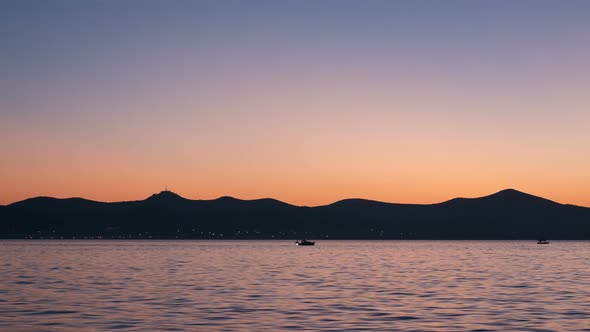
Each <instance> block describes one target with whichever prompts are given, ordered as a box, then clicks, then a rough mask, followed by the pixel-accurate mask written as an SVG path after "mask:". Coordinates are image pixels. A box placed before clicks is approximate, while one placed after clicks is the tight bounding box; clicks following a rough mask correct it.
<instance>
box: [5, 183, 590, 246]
mask: <svg viewBox="0 0 590 332" xmlns="http://www.w3.org/2000/svg"><path fill="white" fill-rule="evenodd" d="M0 237H1V238H62V237H63V238H195V239H208V238H215V239H272V238H275V239H279V238H283V239H294V238H329V239H535V238H550V239H590V208H585V207H578V206H573V205H564V204H559V203H556V202H553V201H550V200H547V199H545V198H541V197H537V196H533V195H530V194H527V193H523V192H520V191H517V190H514V189H507V190H502V191H500V192H497V193H495V194H492V195H489V196H485V197H480V198H455V199H452V200H449V201H446V202H442V203H437V204H396V203H385V202H378V201H371V200H364V199H346V200H341V201H338V202H335V203H332V204H329V205H324V206H318V207H298V206H294V205H290V204H287V203H284V202H281V201H278V200H275V199H270V198H267V199H256V200H241V199H236V198H233V197H227V196H226V197H220V198H217V199H213V200H190V199H186V198H184V197H181V196H180V195H178V194H176V193H173V192H171V191H168V190H166V191H162V192H160V193H157V194H154V195H152V196H150V197H148V198H147V199H144V200H139V201H129V202H114V203H103V202H97V201H91V200H86V199H83V198H69V199H57V198H51V197H36V198H31V199H26V200H24V201H20V202H16V203H13V204H10V205H7V206H0Z"/></svg>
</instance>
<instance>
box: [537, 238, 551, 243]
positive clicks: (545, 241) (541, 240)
mask: <svg viewBox="0 0 590 332" xmlns="http://www.w3.org/2000/svg"><path fill="white" fill-rule="evenodd" d="M537 244H549V241H547V240H544V239H540V240H539V241H537Z"/></svg>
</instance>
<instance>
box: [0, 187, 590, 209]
mask: <svg viewBox="0 0 590 332" xmlns="http://www.w3.org/2000/svg"><path fill="white" fill-rule="evenodd" d="M502 196H504V197H505V196H512V197H514V196H521V197H528V198H535V199H541V200H544V201H548V202H552V203H555V204H559V205H564V206H576V207H581V208H590V207H586V206H581V205H575V204H568V203H558V202H555V201H552V200H550V199H547V198H544V197H541V196H536V195H532V194H529V193H526V192H523V191H520V190H517V189H513V188H508V189H503V190H500V191H498V192H495V193H492V194H489V195H486V196H480V197H455V198H451V199H449V200H446V201H442V202H438V203H397V202H385V201H379V200H373V199H367V198H359V197H354V198H344V199H340V200H337V201H335V202H333V203H328V204H324V205H315V206H305V205H295V204H291V203H287V202H284V201H281V200H278V199H275V198H271V197H264V198H254V199H241V198H237V197H233V196H227V195H225V196H220V197H218V198H213V199H191V198H186V197H183V196H181V195H179V194H177V193H175V192H173V191H170V190H163V191H160V192H159V193H154V194H152V195H151V196H150V197H148V198H146V199H143V200H133V201H114V202H103V201H97V200H91V199H87V198H83V197H65V198H56V197H50V196H36V197H31V198H26V199H24V200H20V201H16V202H13V203H10V204H6V205H0V207H3V206H6V207H7V206H11V205H14V204H19V203H23V202H26V201H31V200H37V199H52V200H60V201H63V200H74V199H78V200H84V201H88V202H96V203H104V204H116V203H127V202H143V201H149V200H156V199H178V200H185V201H191V202H195V201H198V202H203V201H208V202H211V201H216V200H236V201H242V202H252V201H261V200H272V201H276V202H279V203H282V204H286V205H290V206H297V207H311V208H316V207H323V206H332V205H337V204H341V203H344V202H349V201H354V202H361V201H362V202H372V203H379V204H395V205H420V206H426V205H437V204H445V203H448V202H452V201H455V200H478V199H485V198H492V197H502Z"/></svg>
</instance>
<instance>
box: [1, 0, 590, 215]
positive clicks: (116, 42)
mask: <svg viewBox="0 0 590 332" xmlns="http://www.w3.org/2000/svg"><path fill="white" fill-rule="evenodd" d="M0 41H1V46H0V149H1V151H2V154H1V159H0V204H8V203H12V202H14V201H18V200H21V199H25V198H28V197H32V196H39V195H43V196H55V197H72V196H82V197H86V198H89V199H95V200H103V201H119V200H132V199H133V200H134V199H142V198H145V197H147V196H149V195H150V194H152V193H154V192H158V191H160V190H162V189H163V188H164V186H166V185H167V186H168V188H169V189H172V190H173V191H175V192H177V193H179V194H181V195H183V196H185V197H188V198H194V199H209V198H215V197H219V196H222V195H231V196H235V197H239V198H244V199H251V198H261V197H274V198H277V199H280V200H283V201H286V202H289V203H293V204H298V205H320V204H326V203H331V202H333V201H336V200H339V199H342V198H348V197H362V198H368V199H375V200H381V201H389V202H403V203H433V202H439V201H443V200H446V199H450V198H453V197H456V196H463V197H475V196H483V195H487V194H490V193H493V192H495V191H498V190H501V189H504V188H516V189H519V190H522V191H525V192H529V193H532V194H535V195H539V196H543V197H546V198H549V199H553V200H556V201H558V202H561V203H572V204H578V205H584V206H590V1H562V0H555V1H542V0H535V1H519V0H515V1H501V0H500V1H470V0H467V1H435V0H433V1H420V0H416V1H414V0H413V1H361V0H358V1H345V0H340V1H321V0H320V1H276V0H273V1H220V0H214V1H163V0H162V1H144V0H142V1H78V0H76V1H59V0H56V1H36V0H30V1H27V0H14V1H10V0H9V1H2V2H1V3H0Z"/></svg>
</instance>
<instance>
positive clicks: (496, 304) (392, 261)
mask: <svg viewBox="0 0 590 332" xmlns="http://www.w3.org/2000/svg"><path fill="white" fill-rule="evenodd" d="M0 255H1V257H2V260H1V261H0V330H2V331H45V330H46V331H80V330H104V331H111V330H123V331H146V330H169V331H187V330H189V331H191V330H192V331H212V330H224V331H228V330H234V331H261V330H268V331H271V330H272V331H276V330H298V329H301V330H304V329H305V330H324V331H342V330H387V331H391V330H405V331H412V330H414V331H470V330H471V331H496V330H512V331H514V330H519V331H527V330H529V331H545V330H554V331H590V302H589V301H588V299H589V298H590V243H587V242H565V241H564V242H559V241H554V242H552V243H551V244H550V245H537V244H536V243H535V242H534V241H514V242H512V241H320V242H318V243H317V244H316V246H314V247H297V246H294V245H293V243H292V242H289V241H0Z"/></svg>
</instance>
